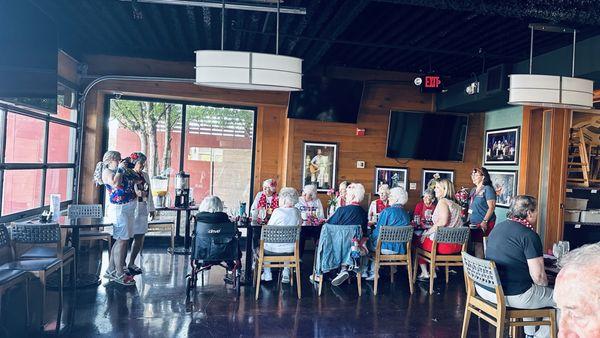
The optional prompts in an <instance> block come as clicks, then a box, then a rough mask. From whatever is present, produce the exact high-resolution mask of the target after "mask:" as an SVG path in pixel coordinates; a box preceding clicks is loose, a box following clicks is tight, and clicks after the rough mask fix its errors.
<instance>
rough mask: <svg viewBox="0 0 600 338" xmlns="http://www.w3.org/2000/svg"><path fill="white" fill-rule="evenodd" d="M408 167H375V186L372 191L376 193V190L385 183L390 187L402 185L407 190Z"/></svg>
mask: <svg viewBox="0 0 600 338" xmlns="http://www.w3.org/2000/svg"><path fill="white" fill-rule="evenodd" d="M407 182H408V169H407V168H394V167H375V186H374V187H373V193H374V194H375V195H377V190H379V187H380V186H381V185H382V184H387V185H389V186H390V189H391V188H396V187H402V188H404V190H406V191H408V188H407V185H408V183H407Z"/></svg>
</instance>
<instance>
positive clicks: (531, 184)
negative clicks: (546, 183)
mask: <svg viewBox="0 0 600 338" xmlns="http://www.w3.org/2000/svg"><path fill="white" fill-rule="evenodd" d="M543 121H544V110H543V109H542V108H536V107H525V108H524V109H523V125H522V128H521V154H520V156H521V158H520V164H519V180H518V185H519V188H518V193H519V194H521V195H523V194H525V195H530V196H534V197H536V198H537V197H538V194H539V189H540V169H541V168H540V164H541V153H542V134H541V132H540V131H541V130H543V128H542V125H543Z"/></svg>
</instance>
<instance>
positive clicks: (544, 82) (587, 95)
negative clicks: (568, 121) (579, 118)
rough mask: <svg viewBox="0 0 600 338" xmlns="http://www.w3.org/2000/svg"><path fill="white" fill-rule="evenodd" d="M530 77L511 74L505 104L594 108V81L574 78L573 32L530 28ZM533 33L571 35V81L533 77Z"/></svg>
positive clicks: (541, 76)
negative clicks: (506, 102)
mask: <svg viewBox="0 0 600 338" xmlns="http://www.w3.org/2000/svg"><path fill="white" fill-rule="evenodd" d="M529 28H531V42H530V46H529V74H511V75H509V77H510V89H509V99H508V103H509V104H513V105H521V106H538V107H553V108H566V109H590V108H592V105H593V102H592V101H593V96H594V95H593V91H594V81H591V80H587V79H581V78H576V77H575V44H576V37H577V31H576V30H575V29H569V28H563V27H557V26H548V25H542V24H530V25H529ZM534 30H539V31H545V32H555V33H573V55H572V60H571V77H568V76H557V75H538V74H532V68H533V32H534Z"/></svg>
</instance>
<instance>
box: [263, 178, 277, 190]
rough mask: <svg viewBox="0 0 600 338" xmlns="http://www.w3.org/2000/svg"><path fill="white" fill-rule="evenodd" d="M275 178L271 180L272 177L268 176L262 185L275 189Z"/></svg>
mask: <svg viewBox="0 0 600 338" xmlns="http://www.w3.org/2000/svg"><path fill="white" fill-rule="evenodd" d="M274 183H275V180H273V179H272V178H269V179H267V180H264V181H263V183H262V187H263V188H264V187H269V188H270V189H271V191H272V192H275V191H277V184H274Z"/></svg>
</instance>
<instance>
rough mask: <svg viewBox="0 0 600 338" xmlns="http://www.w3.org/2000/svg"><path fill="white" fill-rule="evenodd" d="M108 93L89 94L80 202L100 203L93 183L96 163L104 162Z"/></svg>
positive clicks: (95, 92) (86, 106) (85, 122)
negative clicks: (103, 147)
mask: <svg viewBox="0 0 600 338" xmlns="http://www.w3.org/2000/svg"><path fill="white" fill-rule="evenodd" d="M105 95H106V93H104V92H102V91H97V90H93V91H91V92H90V93H89V95H88V98H87V101H86V104H85V109H86V111H87V112H88V113H87V114H86V116H85V121H84V134H83V135H84V136H83V149H82V156H83V157H82V170H81V180H80V182H79V184H80V194H81V198H80V202H81V203H84V204H93V203H99V202H100V201H99V198H100V193H99V190H100V189H99V188H98V187H96V186H95V184H94V183H93V175H94V169H95V168H96V163H98V162H99V161H101V160H102V155H103V152H102V150H103V149H102V143H103V139H102V137H103V132H104V102H105Z"/></svg>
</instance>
